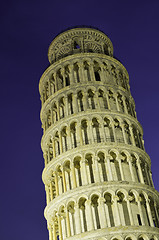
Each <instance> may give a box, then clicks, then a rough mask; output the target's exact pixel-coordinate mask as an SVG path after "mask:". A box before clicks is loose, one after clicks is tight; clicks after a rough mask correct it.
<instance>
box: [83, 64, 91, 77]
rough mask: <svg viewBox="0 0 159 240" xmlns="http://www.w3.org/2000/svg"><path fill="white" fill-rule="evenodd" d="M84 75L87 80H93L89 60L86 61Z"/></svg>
mask: <svg viewBox="0 0 159 240" xmlns="http://www.w3.org/2000/svg"><path fill="white" fill-rule="evenodd" d="M84 76H85V80H86V81H91V76H90V71H89V65H88V63H87V62H84Z"/></svg>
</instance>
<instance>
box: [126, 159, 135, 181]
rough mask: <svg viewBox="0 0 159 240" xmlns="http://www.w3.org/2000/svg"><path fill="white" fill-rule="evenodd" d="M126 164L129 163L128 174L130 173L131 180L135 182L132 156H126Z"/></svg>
mask: <svg viewBox="0 0 159 240" xmlns="http://www.w3.org/2000/svg"><path fill="white" fill-rule="evenodd" d="M127 161H128V164H129V169H130V174H131V178H132V181H133V182H135V176H134V172H133V166H132V157H130V156H129V157H128V160H127Z"/></svg>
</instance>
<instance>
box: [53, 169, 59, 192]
mask: <svg viewBox="0 0 159 240" xmlns="http://www.w3.org/2000/svg"><path fill="white" fill-rule="evenodd" d="M54 174H55V189H56V196H58V195H59V186H58V176H57V173H56V172H54Z"/></svg>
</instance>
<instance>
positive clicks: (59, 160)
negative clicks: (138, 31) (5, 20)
mask: <svg viewBox="0 0 159 240" xmlns="http://www.w3.org/2000/svg"><path fill="white" fill-rule="evenodd" d="M48 58H49V62H50V66H49V67H48V68H47V69H46V71H45V72H44V73H43V75H42V77H41V79H40V84H39V90H40V95H41V101H42V109H41V121H42V126H43V130H44V134H43V137H42V141H41V146H42V150H43V153H44V160H45V168H44V170H43V174H42V179H43V182H44V184H45V189H46V199H47V206H46V208H45V211H44V214H45V218H46V219H47V225H48V230H49V240H57V239H60V240H66V239H67V240H75V239H76V240H77V239H84V240H157V239H159V193H158V192H157V191H156V190H155V189H154V186H153V181H152V177H151V161H150V158H149V156H148V154H147V153H146V152H145V149H144V142H143V130H142V126H141V125H140V123H139V122H138V120H137V117H136V112H135V103H134V100H133V98H132V96H131V93H130V87H129V76H128V73H127V71H126V69H125V68H124V66H123V65H122V64H121V63H120V62H119V61H118V60H116V59H115V58H113V45H112V43H111V41H110V39H109V38H108V37H107V36H106V35H105V34H104V33H103V32H101V31H99V30H96V29H93V28H74V29H70V30H67V31H65V32H63V33H61V34H59V35H58V36H57V37H56V38H55V39H54V40H53V41H52V43H51V45H50V47H49V50H48Z"/></svg>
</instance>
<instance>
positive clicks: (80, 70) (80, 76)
mask: <svg viewBox="0 0 159 240" xmlns="http://www.w3.org/2000/svg"><path fill="white" fill-rule="evenodd" d="M77 65H78V67H79V78H80V82H84V79H83V77H84V67H83V62H78V63H77Z"/></svg>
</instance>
